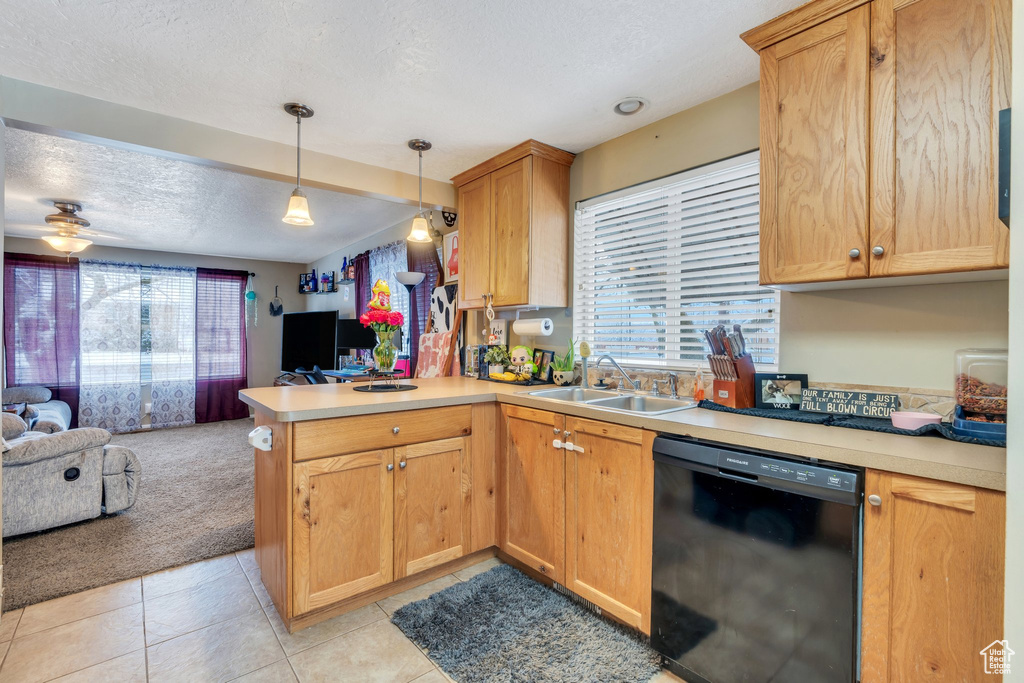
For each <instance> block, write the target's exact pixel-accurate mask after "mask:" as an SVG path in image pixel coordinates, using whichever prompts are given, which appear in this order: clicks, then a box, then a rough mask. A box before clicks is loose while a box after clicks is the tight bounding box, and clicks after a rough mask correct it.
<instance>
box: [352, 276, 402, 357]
mask: <svg viewBox="0 0 1024 683" xmlns="http://www.w3.org/2000/svg"><path fill="white" fill-rule="evenodd" d="M373 292H374V297H373V299H372V300H371V301H370V304H369V305H368V306H367V311H366V313H363V314H362V315H361V316H359V322H361V323H362V324H363V326H364V327H369V328H370V329H372V330H373V331H374V332H375V333H376V334H377V346H375V347H373V360H374V363H375V364H376V366H377V370H379V371H381V372H391V371H393V370H394V369H395V363H397V362H398V349H396V348H395V345H394V344H393V343H392V341H391V340H392V338H393V337H394V336H395V333H396V332H398V331H399V330H400V329H402V325H403V324H404V323H405V317H404V316H403V315H402V314H401V313H399V312H398V311H392V310H391V295H390V292H389V290H388V286H387V283H386V282H384V281H383V280H378V281H377V284H375V285H374V287H373Z"/></svg>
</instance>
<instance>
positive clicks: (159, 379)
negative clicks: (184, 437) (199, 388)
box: [142, 266, 196, 428]
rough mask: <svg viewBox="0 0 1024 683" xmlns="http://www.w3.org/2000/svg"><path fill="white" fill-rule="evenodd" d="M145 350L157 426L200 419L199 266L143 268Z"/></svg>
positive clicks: (155, 425)
mask: <svg viewBox="0 0 1024 683" xmlns="http://www.w3.org/2000/svg"><path fill="white" fill-rule="evenodd" d="M143 270H144V272H143V284H144V287H143V294H144V296H143V300H142V340H143V343H142V352H143V361H144V362H143V366H144V367H145V368H147V369H148V371H149V372H148V375H149V381H150V386H151V388H152V393H151V402H152V408H151V411H150V423H151V426H152V427H153V428H158V427H180V426H184V425H188V424H192V423H194V422H195V418H196V269H195V268H174V267H165V266H151V267H149V268H144V269H143Z"/></svg>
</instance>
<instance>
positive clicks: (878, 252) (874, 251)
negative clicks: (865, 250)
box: [871, 245, 885, 256]
mask: <svg viewBox="0 0 1024 683" xmlns="http://www.w3.org/2000/svg"><path fill="white" fill-rule="evenodd" d="M871 253H872V254H874V255H875V256H881V255H882V254H884V253H885V248H884V247H882V246H881V245H879V246H877V247H872V248H871Z"/></svg>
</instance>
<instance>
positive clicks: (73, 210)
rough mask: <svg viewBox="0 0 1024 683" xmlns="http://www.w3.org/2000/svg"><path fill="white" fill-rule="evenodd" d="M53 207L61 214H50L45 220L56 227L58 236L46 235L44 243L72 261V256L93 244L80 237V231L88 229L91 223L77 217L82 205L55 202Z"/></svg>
mask: <svg viewBox="0 0 1024 683" xmlns="http://www.w3.org/2000/svg"><path fill="white" fill-rule="evenodd" d="M53 206H54V207H55V208H56V209H57V210H58V211H59V212H60V213H53V214H50V215H49V216H47V217H46V218H45V219H43V220H45V221H46V222H47V224H48V225H52V226H54V227H56V228H57V234H56V235H44V236H43V241H44V242H46V243H47V244H49V245H50V246H51V247H53V248H54V249H56V250H57V251H59V252H61V253H62V254H64V255H65V256H67V257H68V258H69V259H70V258H71V255H72V254H77V253H78V252H80V251H82V250H84V249H85V248H86V247H88V246H89V245H90V244H92V242H91V241H90V240H87V239H82V238H81V237H78V229H79V228H88V227H89V225H90V223H89V221H87V220H85V219H84V218H82V217H81V216H78V215H76V214H77V212H79V211H81V210H82V206H81V204H73V203H71V202H54V203H53Z"/></svg>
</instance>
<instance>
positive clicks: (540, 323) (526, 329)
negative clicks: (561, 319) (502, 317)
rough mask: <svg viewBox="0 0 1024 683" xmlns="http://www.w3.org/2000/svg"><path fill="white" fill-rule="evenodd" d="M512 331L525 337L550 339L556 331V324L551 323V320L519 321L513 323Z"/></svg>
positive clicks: (532, 319) (533, 319)
mask: <svg viewBox="0 0 1024 683" xmlns="http://www.w3.org/2000/svg"><path fill="white" fill-rule="evenodd" d="M512 331H513V332H515V333H516V334H518V335H521V336H524V337H537V336H542V337H550V336H551V333H552V332H554V331H555V324H554V323H553V322H551V318H531V319H529V320H517V321H515V322H514V323H512Z"/></svg>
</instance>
